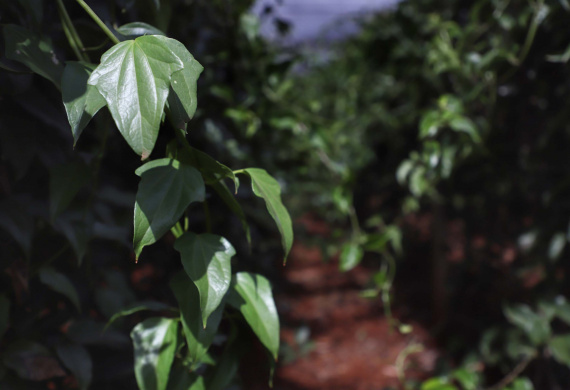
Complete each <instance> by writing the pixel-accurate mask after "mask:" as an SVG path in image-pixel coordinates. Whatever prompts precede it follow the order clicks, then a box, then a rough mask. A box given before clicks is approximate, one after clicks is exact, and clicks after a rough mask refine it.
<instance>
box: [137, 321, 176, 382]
mask: <svg viewBox="0 0 570 390" xmlns="http://www.w3.org/2000/svg"><path fill="white" fill-rule="evenodd" d="M131 339H132V340H133V346H134V350H135V377H136V378H137V383H138V385H139V389H141V390H166V386H167V384H168V377H169V375H170V368H171V367H172V362H173V361H174V356H175V354H176V348H177V347H178V342H177V339H178V321H177V320H176V319H171V318H160V317H154V318H149V319H147V320H145V321H143V322H141V323H140V324H138V325H137V326H135V327H134V329H133V331H132V332H131Z"/></svg>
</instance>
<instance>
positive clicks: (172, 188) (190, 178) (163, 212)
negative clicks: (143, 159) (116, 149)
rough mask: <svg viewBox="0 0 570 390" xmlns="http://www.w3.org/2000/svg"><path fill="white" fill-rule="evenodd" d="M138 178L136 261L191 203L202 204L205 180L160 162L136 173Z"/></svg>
mask: <svg viewBox="0 0 570 390" xmlns="http://www.w3.org/2000/svg"><path fill="white" fill-rule="evenodd" d="M136 173H137V175H139V176H140V177H141V182H140V184H139V189H138V192H137V197H136V202H135V218H134V225H135V232H134V238H133V243H134V248H135V254H136V257H137V258H138V257H139V255H140V253H141V251H142V249H143V247H145V246H146V245H150V244H153V243H154V242H156V241H157V240H158V239H160V238H161V237H162V236H163V235H164V234H165V233H166V232H168V231H169V230H170V228H171V227H172V226H174V225H175V224H176V222H177V221H178V220H179V219H180V217H181V216H182V214H183V213H184V210H186V208H187V207H188V205H189V204H190V203H192V202H203V201H204V198H205V196H206V190H205V187H204V180H202V176H201V175H200V172H198V171H197V170H196V169H195V168H193V167H191V166H189V165H186V164H181V163H180V162H179V161H177V160H173V159H170V158H163V159H160V160H154V161H151V162H148V163H146V164H145V165H143V166H142V167H140V168H139V169H137V171H136Z"/></svg>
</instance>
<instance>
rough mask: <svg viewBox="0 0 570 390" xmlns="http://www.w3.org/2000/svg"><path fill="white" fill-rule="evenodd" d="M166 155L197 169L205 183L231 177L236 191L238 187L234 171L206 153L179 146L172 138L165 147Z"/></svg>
mask: <svg viewBox="0 0 570 390" xmlns="http://www.w3.org/2000/svg"><path fill="white" fill-rule="evenodd" d="M166 150H167V156H168V157H170V158H174V159H176V160H178V161H180V162H181V163H185V164H188V165H191V166H193V167H194V168H196V169H198V170H199V171H200V173H202V176H203V177H204V181H205V182H206V184H209V185H213V184H215V183H216V182H218V181H220V180H221V179H226V178H227V179H232V180H233V182H234V185H235V187H236V192H237V189H238V187H239V180H238V179H237V177H236V175H235V174H234V172H233V171H232V170H231V169H230V168H228V167H227V166H225V165H224V164H222V163H221V162H219V161H217V160H215V159H213V158H212V157H210V156H209V155H208V154H206V153H204V152H201V151H199V150H198V149H195V148H193V147H191V146H190V145H186V147H179V146H178V142H177V141H176V140H172V141H171V142H170V143H169V144H168V145H167V147H166Z"/></svg>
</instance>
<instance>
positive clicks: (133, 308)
mask: <svg viewBox="0 0 570 390" xmlns="http://www.w3.org/2000/svg"><path fill="white" fill-rule="evenodd" d="M168 309H170V306H168V305H167V304H165V303H162V302H157V301H142V302H135V303H133V304H131V305H129V306H127V307H126V308H125V309H123V310H121V311H119V312H117V313H115V314H113V315H112V316H111V318H110V319H109V321H108V322H107V325H105V328H108V327H109V326H111V324H113V322H115V321H117V320H118V319H119V318H122V317H126V316H130V315H131V314H135V313H138V312H139V311H144V310H152V311H163V310H168Z"/></svg>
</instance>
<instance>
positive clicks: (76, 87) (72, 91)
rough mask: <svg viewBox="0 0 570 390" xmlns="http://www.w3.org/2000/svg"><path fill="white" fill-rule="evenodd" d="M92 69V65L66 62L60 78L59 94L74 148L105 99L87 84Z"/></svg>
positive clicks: (103, 104)
mask: <svg viewBox="0 0 570 390" xmlns="http://www.w3.org/2000/svg"><path fill="white" fill-rule="evenodd" d="M93 69H95V65H93V64H88V63H85V62H68V63H67V65H66V67H65V69H64V70H63V76H62V78H61V94H62V96H63V104H64V106H65V111H66V112H67V119H68V120H69V124H70V125H71V133H72V134H73V145H74V146H75V144H76V143H77V140H78V139H79V136H80V135H81V133H82V132H83V129H84V128H85V126H87V124H88V123H89V121H90V120H91V118H93V117H94V116H95V114H97V112H98V111H99V110H100V109H101V108H102V107H104V106H105V99H104V98H103V96H101V94H100V93H99V91H98V90H97V88H95V87H94V86H92V85H89V84H87V80H88V79H89V76H90V75H91V72H93Z"/></svg>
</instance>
